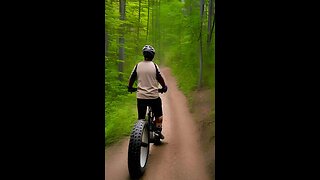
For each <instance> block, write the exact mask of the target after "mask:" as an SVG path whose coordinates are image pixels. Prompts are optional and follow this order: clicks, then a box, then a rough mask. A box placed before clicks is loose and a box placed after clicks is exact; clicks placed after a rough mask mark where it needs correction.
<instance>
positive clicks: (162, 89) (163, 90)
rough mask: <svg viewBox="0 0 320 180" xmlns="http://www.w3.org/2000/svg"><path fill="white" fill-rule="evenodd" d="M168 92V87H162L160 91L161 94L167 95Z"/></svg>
mask: <svg viewBox="0 0 320 180" xmlns="http://www.w3.org/2000/svg"><path fill="white" fill-rule="evenodd" d="M167 91H168V87H167V86H164V87H162V88H161V89H159V92H160V93H165V92H167Z"/></svg>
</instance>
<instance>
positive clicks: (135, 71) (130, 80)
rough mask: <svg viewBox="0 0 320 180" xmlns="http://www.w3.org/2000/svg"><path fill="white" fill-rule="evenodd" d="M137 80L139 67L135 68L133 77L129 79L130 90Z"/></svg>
mask: <svg viewBox="0 0 320 180" xmlns="http://www.w3.org/2000/svg"><path fill="white" fill-rule="evenodd" d="M136 79H137V65H136V66H135V67H134V68H133V71H132V73H131V76H130V78H129V85H128V87H129V88H132V86H133V83H134V81H135V80H136Z"/></svg>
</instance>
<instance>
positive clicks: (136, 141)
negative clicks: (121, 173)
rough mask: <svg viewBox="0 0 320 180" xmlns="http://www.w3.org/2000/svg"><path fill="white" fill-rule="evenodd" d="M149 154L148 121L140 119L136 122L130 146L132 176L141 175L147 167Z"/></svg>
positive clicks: (129, 158)
mask: <svg viewBox="0 0 320 180" xmlns="http://www.w3.org/2000/svg"><path fill="white" fill-rule="evenodd" d="M148 156H149V133H148V126H147V122H146V121H144V120H138V121H137V123H136V124H135V126H134V128H133V130H132V132H131V136H130V142H129V148H128V168H129V173H130V176H131V177H140V176H141V175H142V174H143V173H144V171H145V168H146V165H147V160H148Z"/></svg>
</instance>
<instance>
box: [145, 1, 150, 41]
mask: <svg viewBox="0 0 320 180" xmlns="http://www.w3.org/2000/svg"><path fill="white" fill-rule="evenodd" d="M149 17H150V0H148V21H147V36H146V43H148V36H149Z"/></svg>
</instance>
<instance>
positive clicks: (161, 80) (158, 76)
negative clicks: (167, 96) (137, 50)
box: [156, 65, 167, 88]
mask: <svg viewBox="0 0 320 180" xmlns="http://www.w3.org/2000/svg"><path fill="white" fill-rule="evenodd" d="M156 66H157V69H158V70H157V80H158V82H159V83H160V84H161V86H162V88H164V87H167V86H166V83H165V82H164V79H163V77H162V76H161V73H160V70H159V67H158V65H156Z"/></svg>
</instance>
